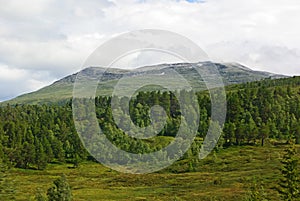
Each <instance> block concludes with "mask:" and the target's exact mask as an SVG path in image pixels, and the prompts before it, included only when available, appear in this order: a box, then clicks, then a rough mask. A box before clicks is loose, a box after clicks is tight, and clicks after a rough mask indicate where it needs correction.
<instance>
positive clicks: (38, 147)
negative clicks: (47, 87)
mask: <svg viewBox="0 0 300 201" xmlns="http://www.w3.org/2000/svg"><path fill="white" fill-rule="evenodd" d="M299 88H300V78H299V77H294V78H287V79H280V80H270V79H267V80H264V81H260V82H251V83H246V84H241V85H234V86H229V87H228V88H227V118H226V122H225V124H224V129H223V132H222V136H221V139H220V140H219V144H218V146H219V147H223V146H231V145H243V144H261V145H264V144H265V140H266V139H270V138H271V139H275V140H285V141H289V140H295V142H296V143H300V90H299ZM176 93H178V94H176ZM177 95H180V96H177ZM176 97H182V99H181V100H177V98H176ZM196 98H197V100H198V105H195V104H185V105H186V106H184V107H182V108H180V106H179V102H184V103H193V100H192V99H193V93H192V92H186V91H181V92H175V93H170V92H164V91H156V92H155V91H153V92H139V93H138V94H137V96H136V98H133V99H131V100H129V99H128V98H125V97H124V98H121V99H119V98H114V99H112V97H97V98H96V99H95V105H96V116H97V118H98V123H99V126H100V127H101V129H102V130H103V131H104V133H105V134H106V136H107V138H108V139H109V140H110V141H111V142H113V143H114V144H115V145H116V146H118V147H119V148H121V149H123V150H125V151H129V152H132V153H149V152H153V151H156V150H160V149H161V148H162V147H165V146H167V145H168V144H169V143H170V142H171V139H172V137H175V136H176V134H177V132H178V129H179V127H180V125H181V124H187V122H188V125H190V124H197V125H199V127H198V131H197V136H198V137H199V138H198V139H201V138H202V139H203V138H204V137H205V135H206V133H207V131H208V128H209V125H210V123H211V118H210V116H211V103H210V95H209V93H208V92H199V93H197V96H196ZM112 100H113V102H114V105H117V107H113V108H112V107H111V103H112ZM128 103H129V111H126V107H123V106H124V105H126V104H128ZM83 104H84V102H83ZM71 105H72V104H71V102H69V103H68V104H66V105H64V106H55V105H16V106H10V105H7V106H5V107H2V108H0V142H1V143H0V156H1V158H2V159H3V160H5V161H7V162H8V163H10V164H11V165H12V166H15V167H19V168H36V169H44V168H45V167H46V165H47V163H52V162H70V163H73V164H74V166H77V165H78V163H79V162H80V161H81V160H86V159H92V160H93V158H92V157H90V156H89V154H88V153H87V151H86V150H85V148H84V147H83V145H82V143H81V141H80V139H79V137H78V135H77V133H76V129H75V126H74V122H73V116H72V108H71ZM154 105H160V106H161V107H162V108H163V109H164V111H165V116H166V119H163V118H162V119H161V121H163V120H165V122H166V124H165V125H164V126H163V127H162V129H160V132H158V133H157V134H158V136H167V137H168V138H165V137H153V138H150V139H145V140H143V139H137V138H132V137H130V136H129V135H128V134H132V133H135V131H138V128H145V127H147V126H149V125H151V119H150V116H149V114H150V113H151V112H152V113H157V114H158V115H157V117H158V123H159V120H160V119H159V118H160V117H162V116H163V115H159V113H160V112H161V111H160V110H159V109H158V108H154V109H153V110H152V111H151V107H152V106H154ZM198 106H199V107H198ZM183 111H189V115H190V116H191V117H196V115H197V111H199V113H200V118H199V119H200V120H199V121H198V122H197V121H196V120H197V118H192V119H183V118H182V112H183ZM130 121H132V122H133V123H134V125H133V124H132V123H131V122H130ZM158 125H159V124H158ZM214 125H217V124H214ZM158 127H159V126H158ZM120 128H122V129H120ZM154 131H155V127H151V128H149V130H147V133H150V134H151V133H152V132H154ZM185 132H186V133H187V134H188V133H189V132H190V130H189V128H187V129H186V130H185ZM199 146H200V143H196V142H195V143H193V145H192V148H191V149H190V150H189V151H188V153H187V154H185V156H184V157H190V155H196V154H197V152H198V150H199ZM118 160H120V159H118Z"/></svg>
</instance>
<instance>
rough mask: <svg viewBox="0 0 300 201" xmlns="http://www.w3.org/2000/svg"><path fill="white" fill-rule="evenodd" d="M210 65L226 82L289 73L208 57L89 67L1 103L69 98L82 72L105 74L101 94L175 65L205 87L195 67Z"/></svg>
mask: <svg viewBox="0 0 300 201" xmlns="http://www.w3.org/2000/svg"><path fill="white" fill-rule="evenodd" d="M211 65H214V66H215V67H216V68H217V70H218V71H219V74H220V75H221V77H222V79H223V82H224V85H231V84H239V83H245V82H251V81H259V80H262V79H265V78H271V79H277V78H285V77H289V76H285V75H279V74H274V73H269V72H265V71H257V70H251V69H250V68H248V67H246V66H244V65H241V64H239V63H213V62H209V61H206V62H198V63H172V64H157V65H149V66H143V67H138V68H135V69H120V68H104V67H88V68H85V69H83V70H82V71H79V72H77V73H73V74H71V75H68V76H65V77H64V78H62V79H60V80H57V81H55V82H53V83H52V84H51V85H49V86H46V87H44V88H42V89H39V90H37V91H34V92H30V93H27V94H23V95H20V96H18V97H16V98H14V99H11V100H9V101H5V102H2V103H1V104H2V105H3V104H7V103H9V104H51V103H63V102H66V101H67V100H69V99H71V98H72V92H73V85H74V82H75V80H76V76H77V75H78V74H79V73H81V74H85V75H86V76H89V77H92V78H97V79H99V76H100V75H102V77H101V81H102V82H104V83H105V87H104V88H105V89H104V91H102V93H100V94H101V95H102V94H103V95H109V93H110V92H111V91H112V90H113V86H114V85H115V83H116V82H117V80H118V79H120V78H121V77H123V76H124V75H126V76H128V77H133V76H137V75H143V74H146V75H148V74H151V75H157V76H159V75H163V74H164V73H166V72H168V71H170V70H172V69H173V70H176V71H177V72H179V73H180V74H182V75H184V76H185V78H187V79H189V81H190V82H191V83H193V84H195V86H196V85H197V86H196V88H197V87H198V88H201V87H203V81H201V80H199V74H197V71H195V69H193V68H195V67H196V68H202V69H205V68H207V69H209V67H210V66H211ZM201 82H202V83H201ZM171 84H172V83H171ZM98 95H99V94H98Z"/></svg>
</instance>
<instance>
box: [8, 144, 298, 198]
mask: <svg viewBox="0 0 300 201" xmlns="http://www.w3.org/2000/svg"><path fill="white" fill-rule="evenodd" d="M284 148H285V146H269V147H256V146H245V147H231V148H228V149H224V150H221V151H220V152H218V153H212V154H211V155H210V156H209V157H207V158H206V159H204V160H202V161H200V162H198V163H196V164H194V165H195V167H194V170H195V172H186V170H187V168H188V163H189V162H188V161H186V160H181V161H179V162H177V163H175V164H173V165H172V166H171V167H169V168H167V169H165V170H162V171H160V172H159V173H151V174H144V175H132V174H123V173H119V172H115V171H113V170H110V169H108V168H106V167H104V166H102V165H101V164H96V163H91V162H87V163H83V164H81V165H80V166H79V168H77V169H72V168H70V166H71V165H67V164H51V165H49V166H48V168H47V169H46V170H44V171H36V170H22V169H12V170H11V173H10V177H11V179H12V180H13V181H14V184H15V188H16V191H17V194H16V197H17V200H32V199H33V196H34V194H35V192H36V189H37V188H41V189H42V190H43V191H44V192H46V191H47V189H48V188H49V187H50V186H51V184H52V182H53V180H54V179H56V178H57V177H59V176H60V175H61V174H62V173H64V174H66V176H67V179H68V181H69V183H70V185H71V187H72V192H73V195H74V200H78V201H80V200H204V201H205V200H233V201H234V200H238V201H241V200H243V199H244V197H245V195H246V193H247V188H248V186H249V185H250V184H251V183H252V182H253V179H254V178H257V179H259V180H261V181H263V183H264V185H265V189H266V191H267V192H268V194H269V197H270V200H279V198H278V195H277V192H276V191H275V190H274V188H275V187H276V185H277V184H276V183H277V180H278V178H279V176H280V171H279V167H280V158H281V156H282V153H283V150H284ZM298 148H299V147H298ZM184 171H185V173H184ZM174 172H177V173H174ZM180 172H182V173H180Z"/></svg>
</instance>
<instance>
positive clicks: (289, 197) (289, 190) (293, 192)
mask: <svg viewBox="0 0 300 201" xmlns="http://www.w3.org/2000/svg"><path fill="white" fill-rule="evenodd" d="M281 163H282V169H281V173H282V176H283V178H282V179H281V180H280V182H279V186H280V187H279V188H278V192H279V193H280V195H281V197H282V198H283V199H284V200H285V201H294V200H296V199H299V198H300V180H299V173H298V167H297V166H298V158H297V156H296V149H295V147H294V146H291V147H289V148H287V149H286V150H285V154H284V156H283V159H282V161H281Z"/></svg>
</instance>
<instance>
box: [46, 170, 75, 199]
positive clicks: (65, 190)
mask: <svg viewBox="0 0 300 201" xmlns="http://www.w3.org/2000/svg"><path fill="white" fill-rule="evenodd" d="M53 184H54V186H53V187H51V188H49V189H48V191H47V197H48V201H72V192H71V188H70V185H69V183H68V182H67V179H66V176H65V175H64V174H63V175H62V176H61V177H60V178H58V179H56V180H55V181H54V182H53Z"/></svg>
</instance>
